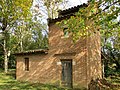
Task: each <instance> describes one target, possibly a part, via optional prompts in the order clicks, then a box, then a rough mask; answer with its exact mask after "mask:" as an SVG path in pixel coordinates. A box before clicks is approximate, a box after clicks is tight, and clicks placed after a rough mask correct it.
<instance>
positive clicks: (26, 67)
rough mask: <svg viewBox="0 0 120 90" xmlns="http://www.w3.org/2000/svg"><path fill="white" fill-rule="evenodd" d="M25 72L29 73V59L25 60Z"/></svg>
mask: <svg viewBox="0 0 120 90" xmlns="http://www.w3.org/2000/svg"><path fill="white" fill-rule="evenodd" d="M25 71H29V58H25Z"/></svg>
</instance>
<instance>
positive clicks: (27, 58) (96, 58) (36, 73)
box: [15, 4, 102, 88]
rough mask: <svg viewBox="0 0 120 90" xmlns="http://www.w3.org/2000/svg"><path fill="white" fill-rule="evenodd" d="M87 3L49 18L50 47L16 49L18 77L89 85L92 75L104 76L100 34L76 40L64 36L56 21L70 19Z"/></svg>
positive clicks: (43, 81)
mask: <svg viewBox="0 0 120 90" xmlns="http://www.w3.org/2000/svg"><path fill="white" fill-rule="evenodd" d="M82 7H87V5H86V4H83V5H79V6H77V7H73V8H70V9H67V10H63V11H60V12H59V17H58V18H55V19H50V20H49V24H48V25H49V49H48V50H43V49H40V50H31V51H25V52H20V53H16V54H15V55H16V59H17V64H16V78H17V80H20V81H30V82H40V83H44V84H46V83H47V84H53V85H59V86H64V87H73V88H79V87H88V84H89V83H90V81H91V80H92V79H97V78H102V68H101V49H100V34H99V32H96V33H94V35H91V36H89V37H86V38H80V39H79V40H78V41H77V42H76V43H73V41H72V37H71V36H68V37H64V32H63V30H61V29H60V27H59V26H58V25H56V22H58V21H61V20H63V19H66V18H67V19H69V17H70V16H72V15H73V13H75V12H77V11H78V10H79V9H80V8H82Z"/></svg>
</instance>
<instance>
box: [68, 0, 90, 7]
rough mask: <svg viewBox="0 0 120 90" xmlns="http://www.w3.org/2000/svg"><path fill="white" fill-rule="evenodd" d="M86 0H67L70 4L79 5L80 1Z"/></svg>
mask: <svg viewBox="0 0 120 90" xmlns="http://www.w3.org/2000/svg"><path fill="white" fill-rule="evenodd" d="M87 1H88V0H69V2H70V3H71V4H72V6H77V5H80V4H81V3H87Z"/></svg>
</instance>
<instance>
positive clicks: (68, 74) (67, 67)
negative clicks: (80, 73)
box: [61, 60, 72, 88]
mask: <svg viewBox="0 0 120 90" xmlns="http://www.w3.org/2000/svg"><path fill="white" fill-rule="evenodd" d="M61 62H62V85H63V86H65V87H69V88H72V60H61Z"/></svg>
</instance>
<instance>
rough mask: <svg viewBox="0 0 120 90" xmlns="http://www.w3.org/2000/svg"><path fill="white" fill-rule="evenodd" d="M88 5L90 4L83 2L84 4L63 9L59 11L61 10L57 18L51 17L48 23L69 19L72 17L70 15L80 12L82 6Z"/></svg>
mask: <svg viewBox="0 0 120 90" xmlns="http://www.w3.org/2000/svg"><path fill="white" fill-rule="evenodd" d="M87 6H88V4H85V3H83V4H82V5H78V6H75V7H72V8H69V9H66V10H62V11H61V10H60V11H58V12H59V15H58V18H55V19H51V18H49V19H48V23H52V22H57V21H61V20H63V19H68V18H70V16H74V15H75V12H78V11H79V9H80V8H83V7H87Z"/></svg>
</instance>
